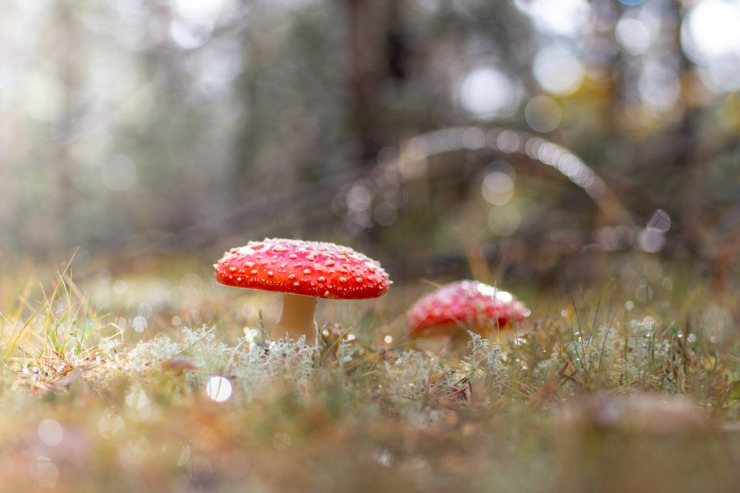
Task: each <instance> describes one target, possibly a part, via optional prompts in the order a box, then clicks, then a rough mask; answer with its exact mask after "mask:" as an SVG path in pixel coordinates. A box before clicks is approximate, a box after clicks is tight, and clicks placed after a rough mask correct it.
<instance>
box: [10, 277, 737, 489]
mask: <svg viewBox="0 0 740 493" xmlns="http://www.w3.org/2000/svg"><path fill="white" fill-rule="evenodd" d="M193 276H194V275H193V274H187V275H185V276H180V277H179V278H178V279H179V280H178V281H167V280H166V279H163V278H161V277H155V278H151V280H150V281H149V282H151V283H154V284H156V285H157V286H159V288H162V286H169V288H168V292H167V293H168V294H166V295H163V296H159V295H158V294H156V290H151V289H149V288H151V286H149V287H147V284H146V283H147V280H146V278H137V279H136V280H134V279H127V286H128V288H127V289H129V290H131V291H128V292H127V296H128V298H127V301H126V305H125V306H123V305H116V304H115V303H114V301H115V292H116V291H118V293H119V295H122V294H121V291H122V285H121V284H120V283H119V284H118V285H117V287H116V289H113V285H114V284H115V281H116V280H115V279H113V278H112V277H110V276H108V277H102V278H100V279H92V280H88V281H87V282H86V287H85V288H82V287H78V286H77V284H76V283H75V281H74V279H73V276H71V275H70V272H68V271H66V270H64V269H61V271H60V272H59V273H58V275H57V276H56V277H55V278H54V279H50V280H48V281H44V282H42V283H41V284H39V283H37V282H36V281H28V280H27V279H25V278H24V279H18V278H12V277H7V276H5V277H3V278H2V280H0V312H1V313H2V316H1V317H0V342H1V344H2V345H1V346H0V349H1V351H2V353H1V354H2V357H3V362H4V365H3V368H2V373H0V375H1V378H0V392H1V393H2V399H0V458H1V460H0V469H1V470H0V478H2V481H3V488H2V489H3V491H24V490H25V491H35V490H38V489H44V488H53V490H54V491H70V492H73V491H74V492H87V491H90V492H93V491H95V492H97V491H157V492H163V491H176V492H189V491H213V492H232V491H233V492H237V491H258V492H259V491H266V492H267V491H270V492H271V491H316V492H331V491H384V492H395V491H398V492H417V491H418V492H427V491H429V492H458V491H521V492H530V491H531V492H535V491H536V492H556V491H557V492H559V491H568V492H580V491H583V492H589V491H605V492H615V493H616V492H642V491H645V492H648V491H649V492H658V491H671V492H681V491H708V490H712V491H728V492H729V491H735V489H736V485H737V484H738V480H740V471H739V470H738V469H737V467H736V466H735V465H736V464H737V462H738V460H740V434H739V433H740V426H739V425H738V421H737V403H738V399H740V383H739V382H740V364H739V360H738V358H740V344H739V341H738V337H737V333H736V329H737V322H736V320H737V312H736V311H733V310H735V307H733V306H732V305H731V304H730V303H724V302H721V301H717V300H716V299H714V298H712V297H710V296H709V295H708V294H707V293H706V292H704V291H703V290H702V289H701V288H693V289H691V290H689V289H684V290H683V291H682V290H680V289H679V288H675V287H674V288H673V289H672V290H671V291H670V292H668V291H665V292H659V293H656V294H655V295H654V296H653V298H652V300H651V301H650V302H645V303H640V304H638V305H639V306H635V307H634V308H632V310H626V309H625V308H624V306H625V303H626V302H627V301H630V300H626V299H625V296H624V293H625V292H626V291H625V289H626V288H613V289H611V290H605V292H606V294H604V292H602V293H600V294H599V293H597V295H595V296H592V295H589V294H584V295H581V294H578V295H577V296H575V295H571V296H570V298H571V300H570V301H569V300H568V299H567V297H566V299H565V301H562V302H561V301H553V300H551V299H548V300H547V301H546V300H545V299H544V298H543V299H542V300H536V299H530V300H528V301H529V303H530V305H532V306H547V310H550V311H551V312H552V313H543V311H542V310H536V314H535V315H536V317H537V319H538V322H537V325H538V327H537V329H536V330H535V331H533V332H532V333H531V334H529V335H527V336H526V338H523V339H520V340H519V341H518V343H515V344H510V345H506V346H499V345H491V344H490V343H488V342H487V341H485V340H481V339H480V338H473V339H472V340H471V353H470V354H469V355H468V356H465V357H463V358H462V359H457V358H455V357H452V356H449V357H440V356H437V355H433V354H429V353H425V352H421V351H418V350H415V348H414V346H413V345H412V344H410V343H409V341H406V340H404V337H403V333H402V322H403V318H402V313H400V312H398V310H397V307H395V306H394V308H392V309H390V308H387V306H384V305H383V302H382V301H379V302H378V303H377V304H374V305H368V306H372V310H369V309H367V307H362V308H360V307H359V305H354V304H353V305H341V304H340V305H337V306H336V307H333V308H328V307H325V308H324V309H323V314H324V316H326V317H327V318H330V319H332V320H334V321H336V322H337V325H336V326H334V325H333V326H331V327H329V328H327V330H326V333H325V336H324V338H323V340H322V344H321V346H320V347H319V348H318V349H314V348H306V347H304V346H302V345H301V344H300V343H289V344H285V343H282V342H274V341H273V342H271V341H267V340H263V338H262V335H261V333H260V331H259V330H258V329H259V318H258V317H259V310H258V308H259V307H263V306H267V307H268V308H269V303H268V302H265V301H264V299H261V298H260V299H257V300H255V299H253V298H239V299H238V300H237V298H235V297H234V296H233V295H232V293H231V292H227V291H219V290H218V289H214V288H213V286H212V284H211V283H210V282H209V281H210V280H209V279H205V278H204V279H202V280H201V281H198V280H197V279H196V277H197V276H195V277H193ZM119 280H120V279H119ZM162 289H163V288H162ZM106 293H108V294H106ZM136 293H138V295H137V294H136ZM108 296H110V298H108ZM137 296H138V297H139V299H137ZM90 298H92V299H95V300H96V303H95V304H102V305H105V314H104V315H103V314H102V313H103V312H102V311H99V310H96V309H95V308H93V307H92V306H90ZM155 298H156V301H155ZM628 298H629V297H628ZM408 301H411V300H408ZM393 303H394V305H396V306H397V305H399V304H401V305H402V303H400V301H399V299H398V297H396V298H395V299H394V300H393ZM633 305H634V303H633ZM556 307H557V308H556ZM358 309H364V310H366V311H365V312H364V313H363V314H358V312H356V310H358ZM265 316H266V318H267V320H268V325H269V320H270V317H271V314H270V313H269V310H268V313H266V314H265ZM136 317H140V318H139V319H138V320H137V319H136ZM245 323H246V324H248V325H249V326H250V327H251V329H254V330H247V331H244V330H243V328H244V325H245ZM139 330H140V332H139ZM350 334H351V335H352V336H354V337H353V338H352V337H349V335H350ZM385 336H390V337H391V338H392V342H390V343H388V342H385V341H383V337H385ZM215 376H221V377H224V378H226V379H227V380H228V382H229V384H230V385H231V389H232V392H231V394H230V396H229V397H228V399H225V400H223V401H219V400H218V399H220V398H223V397H224V396H225V394H222V395H221V396H220V397H219V396H218V395H217V394H216V393H214V392H213V389H211V390H212V391H211V393H210V394H209V392H208V391H207V388H208V385H209V382H210V383H211V385H215V384H216V383H218V382H220V383H221V384H222V385H225V383H224V382H225V381H224V380H213V377H215ZM214 397H215V398H216V399H214Z"/></svg>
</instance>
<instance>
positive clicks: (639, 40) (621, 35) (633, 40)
mask: <svg viewBox="0 0 740 493" xmlns="http://www.w3.org/2000/svg"><path fill="white" fill-rule="evenodd" d="M614 37H615V39H616V41H617V43H618V44H619V46H620V47H621V48H622V49H623V50H624V51H626V52H627V53H629V54H630V55H635V56H637V55H642V54H643V53H645V52H646V51H647V49H648V48H649V47H650V43H651V42H652V35H651V33H650V30H649V29H648V27H647V26H646V25H645V24H644V23H643V22H642V21H641V20H639V19H632V18H629V17H628V18H623V19H620V20H619V22H617V27H616V29H615V30H614Z"/></svg>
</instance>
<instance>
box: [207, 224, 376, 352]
mask: <svg viewBox="0 0 740 493" xmlns="http://www.w3.org/2000/svg"><path fill="white" fill-rule="evenodd" d="M214 268H215V270H216V280H217V281H218V282H219V283H221V284H225V285H227V286H234V287H239V288H251V289H261V290H264V291H277V292H279V293H283V294H284V296H283V312H282V315H281V317H280V320H279V321H278V323H277V324H276V326H275V331H276V333H277V334H280V335H282V334H286V335H287V336H288V337H291V338H294V339H297V338H299V337H301V336H305V337H306V342H307V343H308V344H315V343H316V337H317V326H316V322H315V320H314V312H315V308H316V298H331V299H364V298H377V297H380V296H383V295H384V294H385V293H386V292H387V291H388V287H389V286H390V281H389V279H388V274H387V273H386V272H385V270H383V268H382V267H381V266H380V264H379V263H378V262H377V261H375V260H373V259H371V258H368V257H366V256H365V255H363V254H361V253H358V252H356V251H354V250H352V249H351V248H348V247H343V246H339V245H335V244H333V243H322V242H316V241H300V240H285V239H271V238H265V240H264V241H259V242H255V241H250V242H249V243H248V244H247V245H245V246H243V247H239V248H233V249H231V250H230V251H228V252H226V253H225V254H224V256H223V258H221V260H219V261H218V263H217V264H215V265H214Z"/></svg>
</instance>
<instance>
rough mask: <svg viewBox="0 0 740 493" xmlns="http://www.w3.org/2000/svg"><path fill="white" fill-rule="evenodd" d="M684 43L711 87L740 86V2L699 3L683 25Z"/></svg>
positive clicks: (713, 0) (727, 88) (714, 0)
mask: <svg viewBox="0 0 740 493" xmlns="http://www.w3.org/2000/svg"><path fill="white" fill-rule="evenodd" d="M681 46H682V48H683V50H684V52H685V53H686V55H687V56H688V57H689V58H690V59H691V60H693V61H694V62H695V63H696V64H698V65H699V66H700V75H701V76H702V79H703V81H704V83H705V84H707V86H708V87H709V88H710V89H712V90H714V91H717V92H726V91H733V90H735V89H738V88H740V2H738V1H737V0H734V1H730V0H703V1H701V2H698V3H697V4H696V5H695V6H694V7H692V8H691V10H690V11H689V12H688V13H687V14H686V16H685V18H684V20H683V23H682V25H681Z"/></svg>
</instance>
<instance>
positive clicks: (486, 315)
mask: <svg viewBox="0 0 740 493" xmlns="http://www.w3.org/2000/svg"><path fill="white" fill-rule="evenodd" d="M529 314H530V311H529V310H528V309H527V308H526V307H525V306H524V304H523V303H522V302H521V301H519V300H518V299H517V298H516V297H515V296H514V295H512V294H511V293H509V292H506V291H501V290H500V289H498V288H495V287H493V286H489V285H488V284H484V283H482V282H478V281H457V282H453V283H451V284H446V285H444V286H442V287H441V288H439V289H437V290H436V291H434V292H432V293H430V294H428V295H426V296H425V297H423V298H421V299H420V300H419V301H417V302H416V303H415V304H414V306H412V307H411V309H410V310H409V311H408V313H407V323H406V328H407V330H408V332H409V334H410V335H411V336H412V337H426V336H429V337H440V336H447V337H451V338H453V339H454V338H456V337H458V336H459V335H463V334H464V335H467V330H472V331H474V332H479V333H481V334H482V335H488V334H495V335H496V336H498V335H499V332H500V331H502V330H508V329H511V328H512V326H514V325H516V324H517V323H520V322H523V321H524V320H525V319H526V318H527V317H528V316H529ZM516 329H517V333H518V334H523V333H524V331H522V330H520V328H519V327H518V326H517V327H516Z"/></svg>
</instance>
